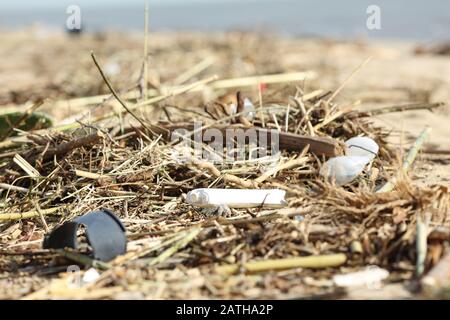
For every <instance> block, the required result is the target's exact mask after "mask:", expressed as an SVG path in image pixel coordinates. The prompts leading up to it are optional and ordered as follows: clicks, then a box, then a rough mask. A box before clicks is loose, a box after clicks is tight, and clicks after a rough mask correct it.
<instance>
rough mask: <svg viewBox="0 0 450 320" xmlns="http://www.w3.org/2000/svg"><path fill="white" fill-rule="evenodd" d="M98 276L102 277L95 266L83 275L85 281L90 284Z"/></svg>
mask: <svg viewBox="0 0 450 320" xmlns="http://www.w3.org/2000/svg"><path fill="white" fill-rule="evenodd" d="M98 278H100V274H99V273H98V271H97V270H96V269H94V268H90V269H89V270H87V271H86V272H85V273H84V275H83V283H84V284H88V283H92V282H94V281H96V280H97V279H98Z"/></svg>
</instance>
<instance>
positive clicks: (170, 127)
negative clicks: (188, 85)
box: [152, 123, 344, 157]
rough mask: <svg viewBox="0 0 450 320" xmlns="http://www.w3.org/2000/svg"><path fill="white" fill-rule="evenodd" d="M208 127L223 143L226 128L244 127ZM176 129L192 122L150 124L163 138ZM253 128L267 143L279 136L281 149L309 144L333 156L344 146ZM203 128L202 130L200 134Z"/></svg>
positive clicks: (190, 127) (316, 151) (190, 126)
mask: <svg viewBox="0 0 450 320" xmlns="http://www.w3.org/2000/svg"><path fill="white" fill-rule="evenodd" d="M210 128H214V129H219V130H220V131H221V132H222V135H223V138H224V144H226V140H227V136H226V133H227V129H229V130H245V129H246V128H244V127H242V126H239V125H228V126H220V125H217V126H212V127H210ZM177 129H186V130H188V131H192V130H194V124H193V123H178V124H167V125H166V124H160V125H159V126H152V130H153V131H154V132H157V133H158V134H162V135H163V137H164V138H165V139H170V136H171V133H172V132H173V131H174V130H177ZM252 129H255V130H256V132H257V134H258V137H260V136H264V135H265V136H266V139H267V145H271V143H272V141H271V140H272V135H274V136H277V135H278V137H279V147H280V149H281V150H288V151H297V152H301V151H302V150H303V149H304V148H305V147H306V146H308V145H309V151H310V152H311V153H314V154H315V155H318V156H322V155H324V156H326V157H335V156H338V155H342V154H343V153H344V146H343V145H342V144H341V143H340V142H339V141H337V140H335V139H332V138H327V137H312V136H304V135H298V134H294V133H290V132H278V131H277V130H270V129H264V128H260V127H252ZM203 133H204V130H203V131H202V134H203Z"/></svg>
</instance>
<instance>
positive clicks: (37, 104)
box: [0, 100, 44, 141]
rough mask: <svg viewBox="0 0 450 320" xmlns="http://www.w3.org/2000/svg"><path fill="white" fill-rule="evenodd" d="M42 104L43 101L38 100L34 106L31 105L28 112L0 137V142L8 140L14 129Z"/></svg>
mask: <svg viewBox="0 0 450 320" xmlns="http://www.w3.org/2000/svg"><path fill="white" fill-rule="evenodd" d="M43 104H44V100H39V101H37V102H36V103H35V104H33V105H32V106H31V107H30V108H29V109H28V110H26V111H25V112H24V114H23V115H22V117H20V118H19V119H18V120H17V121H16V122H15V123H13V124H12V125H11V126H10V127H9V129H8V130H7V131H6V132H5V133H4V134H3V135H2V136H1V137H0V141H2V140H4V139H6V138H8V137H9V136H10V135H11V132H13V130H14V128H17V127H19V126H20V125H21V124H22V122H24V121H25V120H26V119H27V118H28V117H29V116H30V115H31V114H32V113H33V112H34V111H36V110H37V109H38V108H40V107H41V106H42V105H43Z"/></svg>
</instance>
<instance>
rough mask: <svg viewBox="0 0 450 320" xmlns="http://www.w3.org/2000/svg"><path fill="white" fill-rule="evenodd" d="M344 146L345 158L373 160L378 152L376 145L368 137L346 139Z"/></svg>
mask: <svg viewBox="0 0 450 320" xmlns="http://www.w3.org/2000/svg"><path fill="white" fill-rule="evenodd" d="M345 144H346V145H347V152H346V154H347V156H366V157H369V158H370V160H373V159H374V158H375V156H376V155H377V154H378V150H379V147H378V144H377V143H376V142H375V141H373V140H372V139H370V138H369V137H354V138H351V139H348V140H347V141H346V142H345Z"/></svg>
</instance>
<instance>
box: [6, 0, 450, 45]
mask: <svg viewBox="0 0 450 320" xmlns="http://www.w3.org/2000/svg"><path fill="white" fill-rule="evenodd" d="M145 2H146V0H33V1H30V0H0V28H21V27H25V26H28V25H31V24H36V23H38V24H41V25H46V26H49V27H53V28H60V29H61V28H64V26H65V22H66V19H67V17H68V15H67V13H66V8H67V7H68V6H69V5H72V4H77V5H79V6H80V8H81V16H82V24H83V28H84V29H85V30H89V31H99V30H105V29H114V30H121V31H132V30H137V31H142V30H143V8H144V4H145ZM148 2H149V5H150V29H151V30H152V31H157V30H175V31H201V32H207V31H227V30H233V29H240V30H260V29H261V28H263V29H269V30H272V31H275V32H279V33H281V34H286V35H291V36H326V37H338V38H355V37H361V36H362V37H366V38H395V39H413V40H420V41H426V42H432V41H439V40H450V39H449V37H450V34H449V31H450V1H449V0H426V1H425V0H339V1H338V0H149V1H148ZM369 5H378V6H379V7H380V9H381V30H368V29H367V27H366V20H367V13H366V9H367V7H368V6H369Z"/></svg>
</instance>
